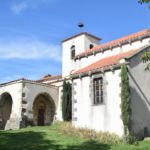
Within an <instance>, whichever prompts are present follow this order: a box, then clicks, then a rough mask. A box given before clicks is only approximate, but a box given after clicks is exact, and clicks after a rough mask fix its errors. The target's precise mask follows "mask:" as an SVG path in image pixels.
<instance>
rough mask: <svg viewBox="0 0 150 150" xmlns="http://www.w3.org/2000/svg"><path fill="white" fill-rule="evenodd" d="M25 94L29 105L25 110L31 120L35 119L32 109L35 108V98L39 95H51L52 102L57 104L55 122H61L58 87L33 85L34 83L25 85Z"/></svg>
mask: <svg viewBox="0 0 150 150" xmlns="http://www.w3.org/2000/svg"><path fill="white" fill-rule="evenodd" d="M23 92H24V93H25V100H26V101H27V104H26V106H25V108H26V109H27V112H26V115H27V116H28V117H29V118H31V119H32V118H33V114H32V108H33V102H34V100H35V98H36V97H37V96H38V95H39V94H49V95H50V96H51V98H52V100H53V101H54V103H55V107H56V115H55V120H61V118H60V115H59V113H60V110H59V108H58V103H59V102H58V92H59V91H58V88H57V87H51V86H49V85H47V86H46V85H40V84H32V83H25V86H24V88H23Z"/></svg>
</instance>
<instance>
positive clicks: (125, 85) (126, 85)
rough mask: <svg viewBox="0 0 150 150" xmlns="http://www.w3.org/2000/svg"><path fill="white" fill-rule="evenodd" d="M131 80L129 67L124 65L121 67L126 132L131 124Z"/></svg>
mask: <svg viewBox="0 0 150 150" xmlns="http://www.w3.org/2000/svg"><path fill="white" fill-rule="evenodd" d="M129 102H130V99H129V82H128V74H127V67H126V65H123V66H122V67H121V112H122V121H123V124H124V134H125V136H127V134H128V126H129Z"/></svg>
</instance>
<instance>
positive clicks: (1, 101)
mask: <svg viewBox="0 0 150 150" xmlns="http://www.w3.org/2000/svg"><path fill="white" fill-rule="evenodd" d="M12 103H13V101H12V97H11V95H10V94H9V93H4V94H2V95H1V98H0V129H2V130H4V129H5V127H6V125H7V123H8V121H9V119H10V116H11V111H12Z"/></svg>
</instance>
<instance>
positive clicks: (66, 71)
mask: <svg viewBox="0 0 150 150" xmlns="http://www.w3.org/2000/svg"><path fill="white" fill-rule="evenodd" d="M90 44H93V45H94V46H96V45H99V40H97V39H95V38H92V37H90V36H88V35H85V34H82V35H80V36H77V37H75V38H73V39H70V40H67V41H65V42H63V43H62V50H63V54H62V59H63V61H62V76H63V77H65V76H69V75H70V72H71V71H72V70H74V69H75V68H76V62H74V60H72V59H71V51H70V48H71V46H72V45H75V50H76V52H75V53H76V55H78V54H80V53H81V52H84V51H85V50H87V49H89V45H90Z"/></svg>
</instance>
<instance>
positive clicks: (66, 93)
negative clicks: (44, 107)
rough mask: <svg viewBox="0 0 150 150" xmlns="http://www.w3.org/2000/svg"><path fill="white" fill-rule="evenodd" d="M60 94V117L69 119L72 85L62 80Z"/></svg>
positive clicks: (70, 116)
mask: <svg viewBox="0 0 150 150" xmlns="http://www.w3.org/2000/svg"><path fill="white" fill-rule="evenodd" d="M62 92H63V95H62V117H63V120H64V121H71V118H72V87H71V84H70V83H69V82H68V83H66V81H65V80H64V82H63V90H62Z"/></svg>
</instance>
